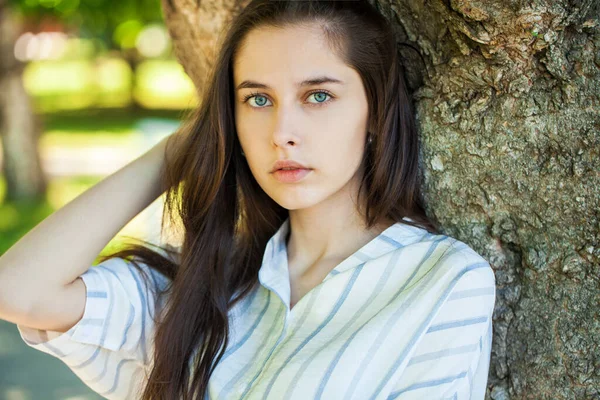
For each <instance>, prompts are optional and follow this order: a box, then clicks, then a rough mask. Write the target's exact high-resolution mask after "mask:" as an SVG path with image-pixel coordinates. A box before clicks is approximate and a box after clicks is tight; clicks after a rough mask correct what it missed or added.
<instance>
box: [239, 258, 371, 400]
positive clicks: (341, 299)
mask: <svg viewBox="0 0 600 400" xmlns="http://www.w3.org/2000/svg"><path fill="white" fill-rule="evenodd" d="M364 266H365V264H361V265H360V266H358V267H357V268H356V270H354V272H353V273H352V276H351V277H350V282H349V283H348V285H347V286H346V288H345V289H344V291H343V293H342V294H341V296H340V297H339V298H338V300H337V302H336V304H335V306H334V308H333V310H332V311H331V312H330V313H329V315H328V316H327V318H326V319H325V321H323V322H322V323H321V324H320V325H319V327H318V328H317V329H315V330H314V331H313V332H312V333H311V334H310V335H308V337H307V338H306V339H304V340H303V341H302V343H301V344H300V345H299V346H298V347H296V349H295V350H294V351H293V352H292V353H291V354H290V355H289V356H288V357H287V359H286V360H285V361H284V362H283V363H282V366H281V367H279V369H277V371H275V374H273V377H272V378H271V380H270V381H269V384H268V385H267V388H266V390H265V393H264V395H263V399H266V398H267V396H268V395H269V392H270V391H271V389H272V387H273V384H274V383H275V380H276V379H277V377H278V376H279V374H280V373H281V371H282V370H283V368H285V366H286V364H287V363H289V362H290V360H291V359H292V357H294V356H295V355H296V354H297V353H298V352H299V351H300V350H302V348H304V346H306V344H307V343H308V342H309V341H310V340H311V339H312V338H313V337H315V336H316V335H317V334H318V333H319V332H321V330H323V328H325V326H327V324H328V323H329V321H331V320H332V319H333V317H334V316H335V315H336V314H337V312H338V310H339V309H340V307H341V306H342V304H343V303H344V301H345V300H346V298H347V297H348V295H349V294H350V292H351V290H352V287H353V286H354V283H355V282H356V279H357V278H358V276H359V275H360V272H361V271H362V269H363V267H364ZM246 390H248V389H246ZM245 394H246V393H245V392H244V395H245ZM242 397H243V395H242Z"/></svg>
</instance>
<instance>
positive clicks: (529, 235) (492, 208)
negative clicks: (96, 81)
mask: <svg viewBox="0 0 600 400" xmlns="http://www.w3.org/2000/svg"><path fill="white" fill-rule="evenodd" d="M168 1H169V0H163V9H164V10H165V16H166V22H167V25H168V27H169V30H170V32H171V35H172V37H173V42H174V45H175V51H176V54H177V55H178V57H179V60H180V62H181V63H182V65H183V67H184V69H185V71H186V72H187V73H188V74H189V75H190V77H191V78H192V80H193V81H194V82H195V84H196V86H197V88H198V89H199V90H201V89H202V88H203V87H204V81H203V79H204V76H205V73H206V71H207V68H208V67H209V66H210V65H211V62H212V60H213V57H214V55H215V52H216V50H217V49H215V48H214V46H215V40H216V39H217V36H218V35H220V34H221V29H222V27H223V26H224V22H225V21H227V20H228V19H229V18H230V15H231V14H232V13H234V12H235V10H236V7H240V6H244V5H245V4H242V3H238V4H233V3H232V2H231V1H223V2H211V3H210V4H206V3H208V2H202V4H201V5H200V6H197V4H196V3H194V2H191V1H186V0H179V1H178V0H173V3H174V4H169V3H168ZM370 1H371V2H372V3H373V4H375V5H376V6H377V7H378V9H379V10H380V11H381V13H382V14H384V15H385V16H386V17H387V18H388V19H389V20H390V21H392V23H393V25H394V27H395V28H396V32H397V36H398V41H399V42H403V43H407V44H409V45H410V46H412V47H414V48H415V49H417V50H418V54H417V53H416V52H415V51H414V50H411V48H410V47H409V46H400V47H399V49H400V52H401V54H402V57H403V60H405V65H406V68H407V75H408V78H409V87H410V89H411V92H413V98H414V100H415V105H416V114H417V122H418V126H419V130H420V136H421V143H422V152H421V154H420V160H421V167H422V171H423V178H424V188H423V190H424V194H425V197H426V203H427V212H428V214H429V215H431V216H433V217H435V218H436V219H437V220H438V221H439V222H440V223H441V225H442V226H443V229H444V233H446V234H448V235H450V236H452V237H455V238H457V239H459V240H462V241H464V242H466V243H468V244H469V245H470V246H471V247H473V248H474V249H475V250H476V251H477V252H478V253H480V254H481V255H482V256H484V258H486V259H487V260H488V261H489V262H490V264H491V265H492V267H493V268H494V270H495V273H496V283H497V297H496V307H495V312H494V335H493V350H492V360H491V366H490V372H489V380H488V393H487V395H486V398H487V399H494V400H507V399H592V398H595V399H597V398H600V346H599V344H598V343H599V340H598V338H600V315H599V314H600V307H599V305H600V290H599V289H600V285H599V279H598V277H599V276H600V268H599V267H600V212H599V210H600V161H599V160H600V157H599V153H600V134H599V130H600V98H599V97H600V73H599V72H600V71H599V70H600V22H599V19H600V3H598V2H594V1H593V0H573V1H570V2H567V1H565V0H561V1H551V0H541V1H537V2H527V3H519V2H505V1H501V0H495V1H481V0H431V1H419V0H388V1H379V0H370ZM200 21H202V22H201V23H200ZM205 21H210V23H208V24H207V23H206V22H205ZM421 60H422V61H421Z"/></svg>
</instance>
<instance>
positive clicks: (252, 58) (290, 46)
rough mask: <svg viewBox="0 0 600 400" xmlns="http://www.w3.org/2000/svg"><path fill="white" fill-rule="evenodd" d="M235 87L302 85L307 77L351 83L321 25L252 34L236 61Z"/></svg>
mask: <svg viewBox="0 0 600 400" xmlns="http://www.w3.org/2000/svg"><path fill="white" fill-rule="evenodd" d="M233 61H234V63H233V75H234V76H233V77H234V83H235V85H238V84H239V83H240V82H241V81H242V80H247V79H251V80H258V81H261V82H265V83H267V82H272V83H273V84H274V82H276V81H277V80H278V79H284V78H285V81H286V82H287V81H290V80H291V81H293V82H299V81H300V80H302V79H303V78H304V77H306V76H313V75H332V76H335V77H337V78H338V79H341V80H345V79H344V78H346V79H349V78H350V77H349V71H348V70H349V69H350V68H349V67H348V66H347V65H345V64H344V63H343V61H342V60H341V59H340V58H339V57H338V56H337V55H336V54H335V53H334V52H333V51H332V49H331V48H330V47H329V44H328V43H327V40H326V39H325V36H324V34H323V32H322V30H321V29H320V28H319V26H318V25H311V26H292V27H286V28H274V27H259V28H255V29H254V30H252V31H250V32H249V33H248V35H247V36H246V37H245V38H244V40H243V41H242V43H241V46H240V49H239V52H238V54H237V56H236V58H235V59H234V60H233Z"/></svg>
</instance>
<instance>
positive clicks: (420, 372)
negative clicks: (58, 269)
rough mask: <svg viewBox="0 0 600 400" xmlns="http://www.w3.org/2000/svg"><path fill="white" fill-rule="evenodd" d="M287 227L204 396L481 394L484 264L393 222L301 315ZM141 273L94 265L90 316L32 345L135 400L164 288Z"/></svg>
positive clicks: (488, 304) (281, 399)
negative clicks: (294, 298) (158, 294)
mask: <svg viewBox="0 0 600 400" xmlns="http://www.w3.org/2000/svg"><path fill="white" fill-rule="evenodd" d="M288 230H289V218H288V219H287V220H286V221H285V222H284V223H283V224H282V225H281V227H280V228H279V230H278V231H277V232H276V233H275V234H274V235H273V237H271V239H270V240H269V242H268V243H267V246H266V250H265V253H264V256H263V261H262V265H261V268H260V270H259V273H258V279H259V282H260V285H258V286H257V288H256V289H255V290H254V291H253V292H252V293H251V295H250V296H248V297H247V298H245V299H244V300H243V301H241V302H239V303H238V304H236V306H235V307H233V308H232V309H231V310H230V314H229V318H230V321H231V325H230V335H231V336H230V338H231V339H230V341H229V344H228V346H227V349H226V352H225V354H224V356H223V358H222V359H221V360H220V362H219V364H218V365H217V367H216V369H215V371H214V372H213V374H212V375H211V378H210V381H209V391H208V395H207V396H206V398H207V399H227V400H229V399H236V400H237V399H276V400H286V399H302V400H306V399H327V400H329V399H340V400H341V399H360V400H363V399H373V400H375V399H377V400H384V399H388V400H389V399H399V400H408V399H465V400H466V399H471V400H482V399H484V396H485V391H486V383H487V377H488V369H489V363H490V353H491V342H492V312H493V309H494V303H495V296H496V290H495V278H494V273H493V270H492V268H491V267H490V264H489V263H488V262H487V261H486V260H485V259H484V258H483V257H481V256H480V255H478V254H477V253H476V252H475V251H474V250H473V249H472V248H471V247H469V246H468V245H466V244H465V243H463V242H461V241H458V240H456V239H454V238H451V237H449V236H446V235H435V234H430V233H428V232H427V231H426V230H424V229H421V228H416V227H412V226H409V225H405V224H402V223H396V224H394V225H392V226H390V227H388V228H387V229H386V230H384V231H383V232H382V233H381V234H380V235H379V236H377V237H376V238H374V239H373V240H371V241H370V242H369V243H367V244H366V245H364V246H363V247H362V248H360V249H359V250H358V251H356V252H355V253H354V254H352V255H351V256H349V257H348V258H346V259H345V260H344V261H343V262H341V263H340V264H339V265H337V266H336V267H335V268H334V269H333V270H332V271H331V272H330V273H329V274H328V275H327V276H326V277H325V279H324V280H323V281H322V282H321V283H320V284H319V285H317V286H316V287H314V288H313V289H312V290H310V291H309V292H308V293H307V294H306V295H304V297H302V298H301V299H300V300H299V301H298V303H297V304H296V305H294V307H293V308H292V309H291V310H290V280H289V274H288V265H287V252H286V243H285V238H286V235H287V233H288ZM142 267H144V269H145V270H146V271H148V272H149V273H150V274H151V278H152V279H151V282H152V285H150V287H148V286H146V285H145V283H144V280H143V279H142V278H141V275H140V274H139V271H137V269H135V268H134V267H133V266H132V265H131V264H130V263H129V262H126V261H125V260H123V259H118V258H117V259H110V260H107V261H105V262H103V263H101V264H99V265H97V266H95V267H92V268H90V269H89V270H88V271H86V272H85V273H84V274H83V275H82V276H81V277H82V279H83V280H84V282H85V284H86V292H87V298H86V307H85V311H84V315H83V318H82V319H81V320H80V321H79V322H78V323H77V324H76V325H74V326H73V327H72V328H71V329H70V330H68V331H67V332H65V333H60V332H52V331H41V330H37V329H32V328H28V327H25V326H18V329H19V331H20V333H21V337H22V338H23V340H24V341H25V343H27V344H28V345H29V346H31V347H33V348H36V349H39V350H41V351H43V352H45V353H48V354H51V355H52V356H55V357H58V358H59V359H61V360H63V362H65V364H67V365H68V366H69V368H70V369H71V370H72V371H73V372H74V373H75V374H77V376H78V377H79V378H80V379H81V380H82V381H83V382H84V383H86V384H87V385H88V386H89V387H90V388H91V389H93V390H94V391H96V392H97V393H99V394H100V395H102V396H104V397H105V398H108V399H134V398H138V397H139V395H136V393H139V390H141V389H142V385H143V382H145V381H146V380H147V376H148V375H147V373H148V372H149V370H150V367H151V364H152V351H153V348H152V338H153V333H154V323H153V317H154V315H155V311H156V310H155V309H154V307H153V303H154V302H153V301H151V300H152V299H153V297H152V296H153V295H154V293H155V289H156V288H157V287H159V286H160V287H164V286H162V285H165V284H166V283H167V280H166V278H164V277H163V276H162V275H160V274H159V273H157V272H155V271H154V270H151V269H149V268H148V267H147V266H145V265H143V264H142ZM158 307H162V306H161V305H160V304H159V305H158Z"/></svg>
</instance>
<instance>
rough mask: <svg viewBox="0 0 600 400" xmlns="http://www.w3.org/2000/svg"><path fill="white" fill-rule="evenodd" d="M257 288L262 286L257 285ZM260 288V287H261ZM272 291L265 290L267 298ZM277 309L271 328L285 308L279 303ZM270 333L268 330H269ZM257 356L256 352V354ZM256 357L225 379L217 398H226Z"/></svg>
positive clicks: (254, 361) (253, 363) (271, 294)
mask: <svg viewBox="0 0 600 400" xmlns="http://www.w3.org/2000/svg"><path fill="white" fill-rule="evenodd" d="M259 288H262V286H261V287H259ZM261 290H262V289H261ZM273 293H274V292H272V291H270V290H267V296H269V298H270V297H271V296H273ZM273 304H274V305H275V307H277V306H278V304H275V303H273ZM279 306H280V307H279V310H278V311H277V315H276V316H275V319H274V320H273V329H274V327H275V322H277V321H279V319H280V318H281V314H282V313H283V311H284V310H285V307H281V305H279ZM269 333H270V332H269ZM268 339H269V338H268V337H267V338H264V340H265V342H266V341H267V340H268ZM256 356H257V357H258V354H257V355H256ZM256 361H257V359H256V357H255V358H253V359H251V360H249V362H247V363H246V365H244V367H243V368H242V369H241V370H239V371H238V373H237V374H235V375H234V376H233V377H231V379H230V380H229V381H227V383H226V384H225V385H223V388H222V389H221V392H220V393H219V395H218V396H217V398H218V399H220V398H227V395H228V394H229V392H230V391H231V390H233V388H234V387H235V384H236V383H237V382H238V381H240V379H241V378H242V377H243V376H244V375H245V374H246V371H248V370H249V369H250V368H251V367H252V366H253V365H255V363H256Z"/></svg>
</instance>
